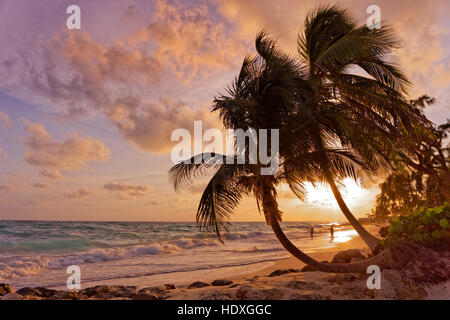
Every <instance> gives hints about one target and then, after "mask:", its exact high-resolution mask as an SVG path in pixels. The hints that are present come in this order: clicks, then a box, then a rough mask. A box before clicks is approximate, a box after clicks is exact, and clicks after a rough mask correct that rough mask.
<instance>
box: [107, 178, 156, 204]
mask: <svg viewBox="0 0 450 320" xmlns="http://www.w3.org/2000/svg"><path fill="white" fill-rule="evenodd" d="M103 187H104V189H105V190H108V191H112V192H117V193H116V198H117V199H119V200H133V199H136V198H137V197H142V196H145V195H146V194H147V192H150V191H153V189H152V188H149V187H146V186H141V185H132V184H130V183H119V182H115V181H111V182H108V183H106V184H105V185H104V186H103Z"/></svg>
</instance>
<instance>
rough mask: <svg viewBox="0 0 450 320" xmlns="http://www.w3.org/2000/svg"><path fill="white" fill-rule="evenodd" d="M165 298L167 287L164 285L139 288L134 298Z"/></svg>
mask: <svg viewBox="0 0 450 320" xmlns="http://www.w3.org/2000/svg"><path fill="white" fill-rule="evenodd" d="M166 298H167V289H166V286H164V287H148V288H143V289H141V290H139V292H138V293H137V295H136V296H135V297H134V299H137V300H163V299H166Z"/></svg>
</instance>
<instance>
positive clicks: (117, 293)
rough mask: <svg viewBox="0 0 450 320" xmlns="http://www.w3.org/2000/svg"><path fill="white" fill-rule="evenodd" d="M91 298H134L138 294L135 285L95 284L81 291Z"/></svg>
mask: <svg viewBox="0 0 450 320" xmlns="http://www.w3.org/2000/svg"><path fill="white" fill-rule="evenodd" d="M80 293H81V294H82V295H86V296H88V297H89V298H100V299H111V298H114V297H127V298H133V297H134V296H135V295H136V294H137V291H136V287H135V286H105V285H101V286H95V287H91V288H86V289H83V290H81V291H80Z"/></svg>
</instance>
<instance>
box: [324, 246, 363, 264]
mask: <svg viewBox="0 0 450 320" xmlns="http://www.w3.org/2000/svg"><path fill="white" fill-rule="evenodd" d="M353 258H359V259H365V257H364V256H363V254H362V253H361V251H360V250H359V249H348V250H343V251H339V252H338V253H336V255H335V256H334V257H333V260H331V263H348V262H350V261H351V260H352V259H353Z"/></svg>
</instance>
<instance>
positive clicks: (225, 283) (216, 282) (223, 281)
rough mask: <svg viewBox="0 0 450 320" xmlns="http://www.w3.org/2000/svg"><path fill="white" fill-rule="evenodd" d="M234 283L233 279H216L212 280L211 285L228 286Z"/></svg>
mask: <svg viewBox="0 0 450 320" xmlns="http://www.w3.org/2000/svg"><path fill="white" fill-rule="evenodd" d="M232 283H233V281H231V280H226V279H218V280H214V281H213V282H211V285H213V286H214V287H219V286H228V285H230V284H232Z"/></svg>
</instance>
